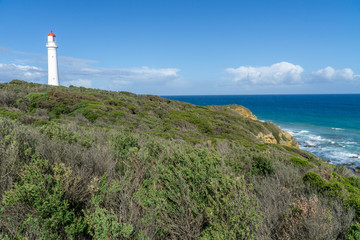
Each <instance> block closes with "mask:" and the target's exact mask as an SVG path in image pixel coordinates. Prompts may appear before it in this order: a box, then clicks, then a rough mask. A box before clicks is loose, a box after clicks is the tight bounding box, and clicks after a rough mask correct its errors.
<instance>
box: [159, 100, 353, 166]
mask: <svg viewBox="0 0 360 240" xmlns="http://www.w3.org/2000/svg"><path fill="white" fill-rule="evenodd" d="M164 97H165V98H168V99H172V100H178V101H184V102H189V103H192V104H196V105H200V106H206V105H227V104H239V105H243V106H245V107H247V108H249V109H250V110H251V111H252V112H253V113H254V114H255V115H256V116H257V117H258V119H259V120H263V121H268V122H272V123H275V124H277V125H279V126H280V127H281V128H282V129H284V130H286V131H288V132H289V133H290V134H291V135H292V136H293V137H294V138H295V139H296V140H297V141H298V143H299V144H300V148H301V149H304V150H307V151H310V152H312V153H314V154H315V155H317V156H319V157H322V158H324V159H326V160H328V161H329V162H331V163H333V164H335V165H344V164H346V165H351V167H353V168H354V167H357V166H360V94H329V95H226V96H164Z"/></svg>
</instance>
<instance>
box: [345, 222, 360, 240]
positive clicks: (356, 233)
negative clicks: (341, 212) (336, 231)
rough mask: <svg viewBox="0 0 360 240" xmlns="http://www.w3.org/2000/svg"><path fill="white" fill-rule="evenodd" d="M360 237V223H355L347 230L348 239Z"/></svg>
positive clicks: (356, 239)
mask: <svg viewBox="0 0 360 240" xmlns="http://www.w3.org/2000/svg"><path fill="white" fill-rule="evenodd" d="M359 239H360V223H359V222H356V223H354V224H353V225H352V226H351V227H350V228H349V229H348V230H347V232H346V240H359Z"/></svg>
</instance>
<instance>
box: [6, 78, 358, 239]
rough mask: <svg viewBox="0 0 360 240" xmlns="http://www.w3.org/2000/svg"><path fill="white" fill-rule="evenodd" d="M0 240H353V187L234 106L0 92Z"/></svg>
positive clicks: (25, 86) (19, 87)
mask: <svg viewBox="0 0 360 240" xmlns="http://www.w3.org/2000/svg"><path fill="white" fill-rule="evenodd" d="M0 181H1V184H0V200H1V206H0V237H1V238H10V239H39V238H42V239H360V224H359V222H358V221H359V220H360V195H359V193H360V179H359V178H358V177H356V176H355V175H354V174H353V173H352V172H350V171H349V170H347V169H346V168H345V167H335V166H332V165H330V164H328V163H326V162H325V161H324V160H322V159H320V158H318V157H316V156H315V155H313V154H311V153H309V152H306V151H303V150H300V149H299V148H298V145H297V143H296V141H295V140H294V139H293V138H292V137H291V136H290V135H289V134H288V133H286V132H285V131H282V130H281V129H280V128H279V127H277V126H276V125H274V124H271V123H266V122H261V121H257V120H256V117H255V116H253V115H252V113H251V112H250V110H248V109H246V108H244V107H242V106H237V105H229V106H207V107H200V106H195V105H192V104H188V103H184V102H177V101H171V100H167V99H164V98H161V97H158V96H153V95H135V94H132V93H128V92H113V91H103V90H96V89H87V88H82V87H80V88H78V87H73V86H70V87H69V88H67V87H53V86H48V85H40V84H34V83H27V82H24V81H19V80H13V81H12V82H10V83H2V84H0Z"/></svg>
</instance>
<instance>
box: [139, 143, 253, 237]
mask: <svg viewBox="0 0 360 240" xmlns="http://www.w3.org/2000/svg"><path fill="white" fill-rule="evenodd" d="M155 171H156V173H153V174H152V175H151V177H150V178H149V179H147V180H145V181H144V186H143V187H142V188H140V189H139V191H138V192H137V194H136V199H138V201H139V203H140V204H141V205H142V206H143V207H144V208H145V209H147V215H146V216H144V221H147V222H149V221H150V222H151V219H153V220H155V219H156V222H157V223H158V224H159V230H158V232H159V236H158V237H161V238H171V236H182V237H183V238H191V239H197V238H200V237H202V238H203V239H252V238H253V233H254V231H255V229H256V227H257V224H258V223H259V218H260V216H259V214H258V212H257V204H256V201H255V200H254V199H253V198H252V197H251V195H250V194H249V192H248V191H247V190H246V188H247V187H246V183H245V181H244V179H243V178H241V177H234V176H229V175H227V174H226V173H224V172H222V171H221V161H220V158H219V157H218V156H216V155H213V154H211V153H208V152H206V151H202V150H196V149H193V150H191V151H187V152H186V153H183V154H180V153H174V154H172V155H171V156H170V157H169V158H165V159H162V160H161V162H160V163H158V165H157V169H156V170H155ZM174 223H177V224H179V225H182V226H189V227H186V228H184V229H183V230H180V229H178V228H177V227H176V226H175V225H173V224H174ZM160 234H161V236H160Z"/></svg>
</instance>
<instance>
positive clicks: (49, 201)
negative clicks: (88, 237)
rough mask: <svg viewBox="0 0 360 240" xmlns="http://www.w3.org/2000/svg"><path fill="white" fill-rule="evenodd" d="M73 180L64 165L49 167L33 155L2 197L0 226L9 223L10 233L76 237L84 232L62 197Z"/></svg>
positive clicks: (38, 236) (80, 223)
mask: <svg viewBox="0 0 360 240" xmlns="http://www.w3.org/2000/svg"><path fill="white" fill-rule="evenodd" d="M74 181H76V179H74V178H73V177H72V173H71V170H70V169H69V168H66V167H65V166H64V165H62V164H59V165H55V166H54V167H50V166H49V164H48V162H47V161H45V160H41V159H39V158H37V157H34V158H33V159H32V161H31V163H30V164H29V165H26V166H25V167H24V168H23V170H22V171H21V173H20V180H19V181H18V182H17V183H15V184H14V186H13V187H12V188H11V189H10V190H9V191H7V192H5V194H4V196H3V199H2V210H1V222H2V223H1V225H3V226H4V225H5V226H12V227H11V228H10V229H9V232H8V234H9V235H10V236H11V235H12V234H14V233H16V234H19V235H20V236H21V235H22V236H29V235H30V236H36V238H45V239H63V238H65V237H66V236H67V237H70V238H74V237H76V236H77V235H78V234H80V233H82V232H83V231H84V228H85V223H84V222H83V219H82V218H81V216H79V213H77V212H76V211H75V210H74V209H71V208H70V206H69V202H68V201H67V200H66V199H64V194H65V192H66V191H67V189H68V188H69V187H70V186H71V185H72V184H73V183H74ZM18 212H20V213H21V214H20V215H19V214H18ZM11 237H17V235H13V236H11Z"/></svg>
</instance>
